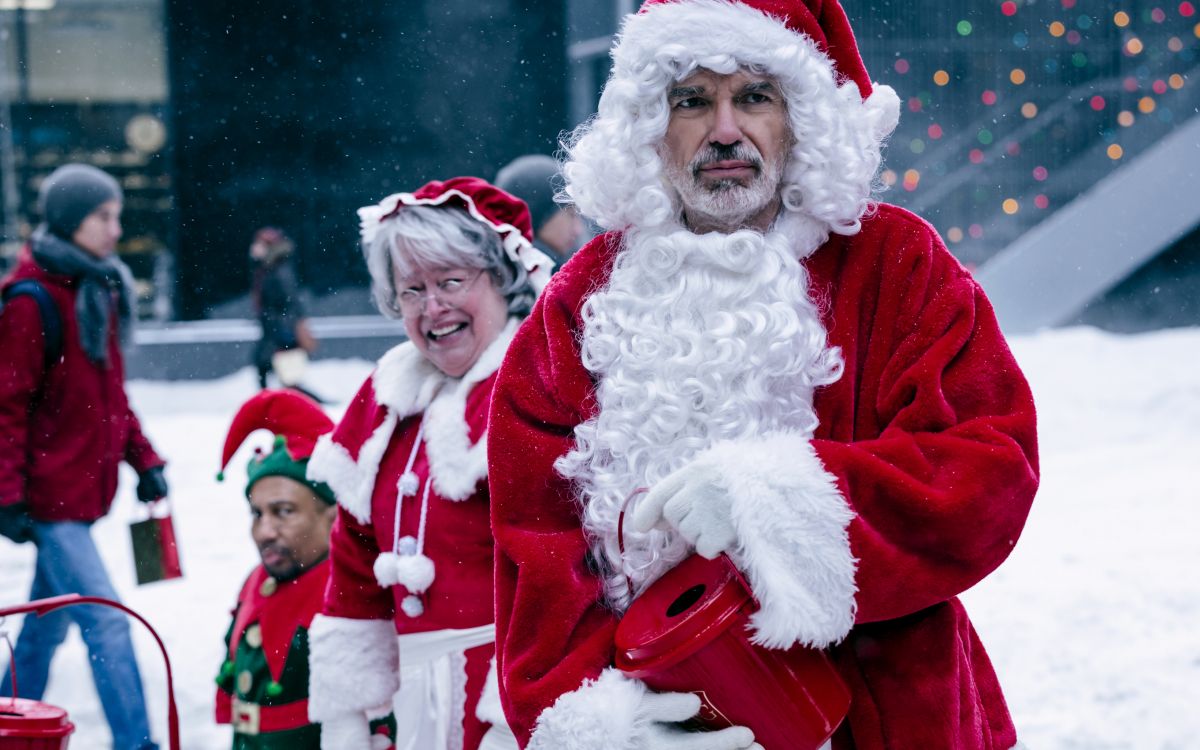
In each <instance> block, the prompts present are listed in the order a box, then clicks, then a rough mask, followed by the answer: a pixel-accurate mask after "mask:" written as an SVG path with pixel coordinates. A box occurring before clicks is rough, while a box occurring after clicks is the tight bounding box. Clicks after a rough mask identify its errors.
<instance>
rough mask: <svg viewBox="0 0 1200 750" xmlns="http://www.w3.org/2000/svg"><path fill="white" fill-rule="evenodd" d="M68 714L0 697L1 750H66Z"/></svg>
mask: <svg viewBox="0 0 1200 750" xmlns="http://www.w3.org/2000/svg"><path fill="white" fill-rule="evenodd" d="M74 731H75V725H74V724H72V723H71V722H70V721H68V720H67V712H66V711H64V710H62V709H61V708H59V707H58V706H52V705H50V704H49V703H41V702H39V701H31V700H28V699H26V698H0V750H67V741H68V740H70V739H71V732H74Z"/></svg>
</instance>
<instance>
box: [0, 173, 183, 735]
mask: <svg viewBox="0 0 1200 750" xmlns="http://www.w3.org/2000/svg"><path fill="white" fill-rule="evenodd" d="M39 207H40V209H41V212H42V216H43V217H44V221H43V223H42V224H41V225H40V226H39V227H38V228H37V229H36V230H35V232H34V234H33V237H32V238H31V239H30V242H29V244H28V245H27V246H26V247H25V248H24V249H23V250H22V252H21V255H20V257H19V259H18V262H17V266H16V268H14V269H13V271H12V273H11V274H9V275H8V276H7V277H6V278H5V279H4V280H3V281H2V282H0V287H2V288H3V299H4V307H3V310H2V311H0V351H2V352H4V356H3V357H0V533H3V535H4V536H6V537H8V538H9V539H11V540H13V541H14V542H18V543H20V542H24V541H32V542H33V543H34V544H35V545H37V563H36V570H35V572H34V577H33V588H32V590H31V592H30V595H29V596H30V599H31V600H33V599H43V598H46V597H51V596H60V595H63V594H82V595H84V596H99V597H104V598H107V599H116V598H117V593H116V591H115V590H114V589H113V586H112V583H111V582H110V581H109V578H108V573H107V571H106V570H105V568H104V562H103V561H102V560H101V559H100V555H99V553H98V552H97V550H96V545H95V543H94V542H93V540H92V536H91V526H92V523H93V522H94V521H95V520H96V519H98V518H100V517H102V516H103V515H105V514H106V513H107V512H108V509H109V506H110V505H111V503H112V500H113V496H114V495H115V494H116V490H117V469H118V464H119V463H120V461H121V460H122V459H123V460H125V461H126V462H127V463H129V465H130V466H132V467H133V468H134V469H135V470H136V471H137V472H138V474H139V477H140V479H139V481H138V486H137V496H138V499H139V500H141V501H143V502H151V501H154V500H158V499H161V498H163V497H165V496H166V495H167V483H166V479H165V478H164V477H163V465H164V462H163V460H162V459H161V458H160V457H159V456H158V454H157V453H155V452H154V448H153V447H151V445H150V442H149V441H148V440H147V439H146V437H145V435H143V434H142V428H141V425H140V424H139V423H138V418H137V417H136V416H135V415H134V413H133V411H132V410H131V409H130V408H129V402H128V398H127V396H126V394H125V368H124V363H123V361H122V352H121V344H122V342H125V341H128V340H130V338H131V335H132V329H133V322H134V321H133V319H134V313H133V311H134V306H133V280H132V278H131V277H130V274H129V269H128V268H126V267H125V265H124V264H122V263H121V261H120V260H119V259H118V258H117V256H116V255H115V250H116V245H117V240H118V239H119V238H120V237H121V207H122V193H121V188H120V186H119V185H118V184H117V182H116V180H114V179H113V178H112V177H110V176H109V175H107V174H105V173H104V172H102V171H100V170H99V169H96V168H95V167H91V166H88V165H84V164H68V165H66V166H63V167H60V168H59V169H57V170H55V171H54V172H53V173H52V174H51V175H50V176H49V177H47V178H46V179H45V181H43V183H42V185H41V192H40V195H39ZM72 620H74V621H75V622H76V623H78V625H79V629H80V631H81V633H82V635H83V641H84V643H86V644H87V647H88V652H89V654H90V657H91V667H92V676H93V679H94V680H95V683H96V692H97V693H98V694H99V696H100V703H101V705H102V706H103V707H104V715H105V717H106V718H107V719H108V725H109V728H110V729H111V730H112V736H113V747H114V748H115V750H131V749H135V748H136V749H142V750H144V748H154V747H157V746H156V745H155V744H154V743H153V742H151V741H150V727H149V724H148V722H147V719H146V704H145V699H144V697H143V693H142V680H141V675H140V674H139V672H138V666H137V662H136V661H135V659H134V652H133V643H132V641H131V640H130V637H129V624H128V622H127V621H126V619H125V615H124V614H122V613H120V612H118V611H116V610H113V609H109V608H107V607H73V608H71V609H64V610H59V611H56V612H51V613H49V614H46V615H43V616H41V617H27V618H26V619H25V621H24V624H23V626H22V628H21V635H20V638H19V639H18V641H17V646H16V653H15V657H14V663H13V664H10V665H9V674H6V675H5V676H4V680H3V684H2V685H0V695H7V694H8V692H7V691H8V690H9V688H10V685H11V682H10V679H11V672H12V670H13V669H14V667H15V669H16V673H17V677H18V679H19V683H18V688H19V689H20V691H21V696H22V697H24V698H31V699H40V698H41V697H42V694H43V693H44V691H45V689H46V681H47V678H48V675H49V672H50V661H51V659H52V658H53V657H54V652H55V650H57V648H58V646H59V644H61V643H62V641H63V639H64V638H65V637H66V635H67V627H68V626H69V625H70V622H71V621H72Z"/></svg>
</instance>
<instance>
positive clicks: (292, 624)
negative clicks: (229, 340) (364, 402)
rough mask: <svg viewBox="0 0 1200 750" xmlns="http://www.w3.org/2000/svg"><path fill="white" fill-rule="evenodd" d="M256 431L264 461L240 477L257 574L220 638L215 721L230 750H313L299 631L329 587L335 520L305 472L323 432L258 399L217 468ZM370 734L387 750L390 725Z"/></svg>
mask: <svg viewBox="0 0 1200 750" xmlns="http://www.w3.org/2000/svg"><path fill="white" fill-rule="evenodd" d="M259 429H265V430H270V431H271V432H273V433H274V434H275V441H274V445H273V446H272V449H271V451H270V452H269V453H264V452H263V451H262V450H261V449H260V450H258V451H256V453H255V456H254V457H253V458H252V459H250V464H249V466H248V467H247V474H248V475H249V481H248V482H247V484H246V497H247V499H249V501H250V513H251V517H252V518H253V522H252V525H251V530H250V534H251V536H252V537H253V538H254V543H255V544H256V545H257V546H258V550H259V554H260V556H261V558H262V564H261V565H259V566H258V567H256V568H255V569H254V571H253V572H252V573H251V574H250V577H249V578H247V579H246V583H245V584H244V585H243V586H242V591H241V593H240V594H239V595H238V603H237V606H236V607H235V608H234V610H233V623H232V624H231V625H230V628H229V633H228V634H227V635H226V636H225V641H226V644H227V645H228V650H227V656H226V659H225V663H224V664H223V665H222V666H221V671H220V673H219V675H218V676H217V703H216V713H217V721H218V722H219V723H222V724H233V732H234V734H233V747H234V750H283V749H284V748H287V749H288V750H298V749H301V748H311V749H312V750H317V748H319V747H320V745H321V727H320V725H319V724H310V723H309V721H308V674H309V668H308V629H309V626H310V625H311V624H312V619H313V617H314V616H315V615H316V614H317V613H318V612H320V611H321V602H322V600H323V597H324V594H325V584H326V583H327V582H328V580H329V532H330V529H331V527H332V525H333V519H334V517H335V515H336V511H335V510H334V508H335V505H334V503H335V499H334V495H333V492H332V490H330V489H329V487H328V485H325V484H323V483H319V482H310V481H308V479H306V478H305V472H306V471H307V469H308V459H309V456H311V455H312V450H313V446H314V445H315V444H316V442H317V438H318V437H320V436H321V435H323V434H325V433H327V432H329V431H330V430H332V429H333V422H331V421H330V419H329V417H327V416H326V415H325V413H324V412H322V411H321V409H320V407H318V406H317V405H316V404H315V403H314V402H312V401H311V400H310V399H308V398H306V397H305V396H303V395H301V394H299V393H296V392H294V391H290V390H289V391H282V390H280V391H275V390H265V391H262V392H260V393H259V394H258V395H257V396H255V397H254V398H252V399H250V400H249V401H247V402H246V403H245V404H243V405H242V407H241V409H239V410H238V412H237V414H236V415H235V416H234V418H233V424H232V426H231V427H230V428H229V435H228V436H227V437H226V439H225V448H224V451H223V452H222V455H221V465H222V467H224V466H228V464H229V460H230V459H231V458H232V457H233V454H234V453H235V452H236V451H237V449H238V448H239V447H240V446H241V444H242V443H243V442H244V441H245V439H246V438H247V437H248V436H249V435H250V433H252V432H254V431H255V430H259ZM219 478H223V476H222V477H219ZM372 732H373V733H374V738H373V739H372V743H373V747H377V748H388V747H391V746H392V743H393V739H394V737H395V722H394V720H392V719H391V717H386V718H385V719H381V720H379V721H376V722H375V723H374V724H373V725H372Z"/></svg>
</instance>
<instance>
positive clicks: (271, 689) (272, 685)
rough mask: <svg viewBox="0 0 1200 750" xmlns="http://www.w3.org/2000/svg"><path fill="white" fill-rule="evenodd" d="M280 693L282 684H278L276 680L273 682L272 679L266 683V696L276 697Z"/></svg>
mask: <svg viewBox="0 0 1200 750" xmlns="http://www.w3.org/2000/svg"><path fill="white" fill-rule="evenodd" d="M282 694H283V685H280V684H279V683H278V682H275V681H274V680H272V681H271V682H269V683H267V697H269V698H278V697H279V696H280V695H282Z"/></svg>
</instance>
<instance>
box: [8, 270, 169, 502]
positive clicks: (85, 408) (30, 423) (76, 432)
mask: <svg viewBox="0 0 1200 750" xmlns="http://www.w3.org/2000/svg"><path fill="white" fill-rule="evenodd" d="M20 279H37V280H38V281H40V282H41V283H42V285H43V286H45V287H46V290H47V291H49V292H50V296H51V297H52V298H53V299H54V302H55V304H56V305H57V307H58V314H59V316H60V317H61V319H62V359H61V360H60V361H59V362H58V363H57V364H55V365H53V366H52V367H50V368H49V370H48V371H47V372H46V373H45V376H44V377H43V368H44V363H43V360H42V355H43V345H44V337H43V327H42V317H41V313H40V311H39V310H38V306H37V301H36V300H34V299H33V298H32V297H29V296H27V295H19V296H16V297H13V298H12V299H10V300H9V301H8V302H6V303H5V304H4V309H3V311H2V312H0V352H3V356H0V504H4V505H8V504H12V503H16V502H19V501H22V500H24V501H26V502H28V503H29V511H30V514H31V515H32V516H33V518H34V519H36V520H38V521H94V520H96V519H97V518H100V517H101V516H103V515H104V514H105V513H107V512H108V507H109V505H110V504H111V503H112V499H113V495H115V494H116V491H117V465H118V464H119V463H120V462H121V460H122V459H124V460H125V461H127V462H128V463H129V464H130V465H131V466H132V467H133V468H134V469H135V470H137V471H138V472H139V473H140V472H143V471H145V470H146V469H149V468H150V467H152V466H161V465H162V464H163V463H164V462H163V460H162V459H161V458H159V457H158V454H156V453H155V452H154V448H152V447H151V446H150V442H149V441H148V440H146V437H145V436H144V435H143V434H142V427H141V425H140V424H139V423H138V419H137V416H135V415H134V413H133V412H132V411H131V410H130V408H129V400H128V398H127V397H126V395H125V365H124V362H123V360H122V358H121V348H120V345H119V344H118V339H117V332H116V331H117V326H116V323H115V321H114V323H113V325H112V331H113V333H112V337H111V339H110V340H109V344H108V358H109V362H110V363H111V365H110V366H109V367H107V368H105V367H103V366H100V365H96V364H93V363H92V362H91V361H90V360H88V358H87V355H86V354H85V353H84V351H83V347H82V346H81V345H80V343H79V324H78V321H77V320H76V317H75V296H76V294H77V289H78V286H77V282H76V280H75V279H71V278H67V277H65V276H59V275H56V274H51V273H49V272H47V271H46V270H45V269H43V268H42V267H40V266H39V265H37V263H36V262H35V261H34V260H33V256H32V254H31V253H30V250H29V248H28V247H26V248H25V249H24V250H23V251H22V252H21V256H20V258H19V260H18V262H17V267H16V268H15V269H13V271H12V273H10V274H9V275H8V276H7V277H6V278H5V279H4V280H3V281H2V282H0V289H5V288H7V287H9V286H10V285H11V284H13V283H14V282H16V281H18V280H20Z"/></svg>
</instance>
